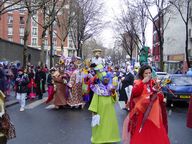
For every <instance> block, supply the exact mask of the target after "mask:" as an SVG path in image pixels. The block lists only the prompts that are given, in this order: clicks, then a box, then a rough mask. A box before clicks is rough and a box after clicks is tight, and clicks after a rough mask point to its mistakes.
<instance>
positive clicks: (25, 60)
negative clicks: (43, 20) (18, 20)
mask: <svg viewBox="0 0 192 144" xmlns="http://www.w3.org/2000/svg"><path fill="white" fill-rule="evenodd" d="M30 24H31V12H28V16H27V21H26V27H25V33H24V37H23V41H24V47H23V67H26V66H27V62H28V59H27V49H28V46H27V45H28V37H29V33H30Z"/></svg>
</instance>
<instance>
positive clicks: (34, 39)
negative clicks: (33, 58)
mask: <svg viewBox="0 0 192 144" xmlns="http://www.w3.org/2000/svg"><path fill="white" fill-rule="evenodd" d="M32 45H33V46H35V45H37V38H32Z"/></svg>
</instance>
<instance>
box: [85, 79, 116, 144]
mask: <svg viewBox="0 0 192 144" xmlns="http://www.w3.org/2000/svg"><path fill="white" fill-rule="evenodd" d="M91 89H92V91H93V92H94V96H93V98H92V101H91V104H90V106H89V110H90V111H92V112H94V113H97V114H99V115H100V124H99V125H97V126H95V127H93V128H92V137H91V142H92V143H102V144H103V143H115V142H119V141H120V135H119V128H118V122H117V116H116V112H115V108H114V105H115V102H116V97H117V94H116V93H114V94H112V93H111V92H110V86H109V85H108V86H105V85H103V84H102V83H100V84H96V85H91ZM112 95H113V96H112Z"/></svg>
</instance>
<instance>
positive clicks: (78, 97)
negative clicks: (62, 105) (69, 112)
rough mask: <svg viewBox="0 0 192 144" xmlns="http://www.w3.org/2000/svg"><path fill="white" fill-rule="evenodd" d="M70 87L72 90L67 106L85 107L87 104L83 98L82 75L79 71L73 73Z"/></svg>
mask: <svg viewBox="0 0 192 144" xmlns="http://www.w3.org/2000/svg"><path fill="white" fill-rule="evenodd" d="M68 85H69V87H71V89H70V94H69V97H68V100H67V104H68V105H70V106H72V107H73V106H80V105H82V106H83V105H84V104H85V103H84V101H83V96H82V75H81V72H80V70H79V69H76V70H74V71H73V73H72V75H71V77H70V81H69V83H68Z"/></svg>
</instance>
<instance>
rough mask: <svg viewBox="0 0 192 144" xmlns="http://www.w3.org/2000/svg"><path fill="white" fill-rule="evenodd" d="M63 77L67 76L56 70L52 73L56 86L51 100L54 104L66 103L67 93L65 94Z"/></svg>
mask: <svg viewBox="0 0 192 144" xmlns="http://www.w3.org/2000/svg"><path fill="white" fill-rule="evenodd" d="M65 77H67V76H66V75H65V74H63V75H62V74H61V73H59V72H58V71H56V72H55V73H54V74H53V80H54V84H55V86H56V91H55V95H54V101H53V104H54V105H55V106H64V105H67V94H66V89H67V85H66V84H67V81H66V82H65V80H64V79H65Z"/></svg>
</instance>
